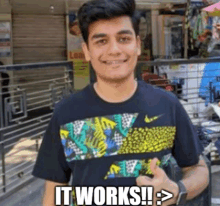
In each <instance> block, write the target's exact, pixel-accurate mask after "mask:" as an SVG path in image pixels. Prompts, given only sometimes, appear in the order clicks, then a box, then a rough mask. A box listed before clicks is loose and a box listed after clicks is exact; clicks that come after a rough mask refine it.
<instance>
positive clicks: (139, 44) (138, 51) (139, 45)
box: [137, 36, 141, 56]
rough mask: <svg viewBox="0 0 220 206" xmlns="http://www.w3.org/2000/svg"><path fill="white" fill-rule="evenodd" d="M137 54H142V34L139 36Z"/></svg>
mask: <svg viewBox="0 0 220 206" xmlns="http://www.w3.org/2000/svg"><path fill="white" fill-rule="evenodd" d="M137 54H138V56H140V55H141V38H140V36H137Z"/></svg>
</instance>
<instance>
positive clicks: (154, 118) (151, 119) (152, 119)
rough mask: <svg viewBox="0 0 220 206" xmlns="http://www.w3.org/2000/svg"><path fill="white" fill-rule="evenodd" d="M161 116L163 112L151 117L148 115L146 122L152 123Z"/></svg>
mask: <svg viewBox="0 0 220 206" xmlns="http://www.w3.org/2000/svg"><path fill="white" fill-rule="evenodd" d="M161 116H163V114H161V115H159V116H154V117H151V118H149V117H148V116H147V115H146V116H145V119H144V121H145V122H146V123H151V122H153V121H155V120H157V119H159V118H160V117H161Z"/></svg>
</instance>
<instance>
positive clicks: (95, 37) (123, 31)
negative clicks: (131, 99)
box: [92, 30, 133, 40]
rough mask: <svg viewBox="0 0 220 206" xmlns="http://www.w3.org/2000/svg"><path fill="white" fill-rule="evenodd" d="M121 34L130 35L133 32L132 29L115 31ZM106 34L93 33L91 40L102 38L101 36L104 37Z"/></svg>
mask: <svg viewBox="0 0 220 206" xmlns="http://www.w3.org/2000/svg"><path fill="white" fill-rule="evenodd" d="M121 34H130V35H132V34H133V33H132V31H130V30H121V31H119V32H118V33H117V35H121ZM106 36H107V34H105V33H98V34H94V35H93V36H92V40H93V39H98V38H102V37H106Z"/></svg>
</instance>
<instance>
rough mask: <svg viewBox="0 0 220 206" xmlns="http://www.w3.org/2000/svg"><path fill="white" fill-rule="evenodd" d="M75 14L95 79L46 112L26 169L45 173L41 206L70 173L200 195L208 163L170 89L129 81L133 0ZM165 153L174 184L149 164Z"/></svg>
mask: <svg viewBox="0 0 220 206" xmlns="http://www.w3.org/2000/svg"><path fill="white" fill-rule="evenodd" d="M78 18H79V26H80V29H81V32H82V36H83V39H84V41H85V42H84V43H83V46H82V47H83V51H84V53H85V57H86V60H87V61H90V62H91V64H92V66H93V68H94V70H95V73H96V76H97V82H96V83H95V84H90V85H88V86H87V87H86V88H85V89H83V90H82V91H80V92H78V93H76V94H74V95H72V96H71V97H70V98H68V99H65V100H63V101H61V102H60V103H59V104H58V105H57V107H56V108H55V110H54V114H53V117H52V119H51V122H50V124H49V127H48V129H47V131H46V133H45V136H44V139H43V142H42V145H41V148H40V151H39V156H38V158H37V161H36V165H35V168H34V171H33V175H35V176H36V177H39V178H43V179H46V186H45V194H44V200H43V205H44V206H50V205H54V187H55V186H56V185H61V184H64V185H65V184H68V182H69V181H70V177H71V174H72V178H73V179H72V182H71V183H70V185H72V186H76V185H77V186H108V185H110V186H134V185H138V186H142V185H151V186H154V191H160V190H161V189H165V190H167V191H170V192H172V193H173V194H174V198H172V199H171V200H169V201H167V202H166V204H163V205H170V204H175V203H176V202H177V199H178V198H179V197H180V200H181V201H180V202H179V203H182V202H183V201H184V195H183V194H185V196H186V193H185V192H187V199H192V198H193V197H195V196H197V195H198V194H200V193H201V192H202V191H203V190H204V189H205V188H206V187H207V185H208V169H207V167H206V164H205V162H204V160H202V159H200V158H199V156H200V155H201V153H202V150H201V149H200V145H199V142H198V138H197V136H196V134H195V131H194V129H193V126H192V124H191V122H190V119H189V117H188V116H187V114H186V112H185V110H184V109H183V107H182V106H181V104H180V103H179V101H178V99H177V98H176V97H175V96H174V95H172V94H171V93H167V92H165V91H164V90H161V89H159V88H155V87H153V86H151V85H148V84H146V83H144V82H143V81H138V82H137V81H135V76H134V71H135V67H136V64H137V59H138V56H139V55H140V54H141V42H140V38H139V36H138V32H139V31H138V18H137V17H136V13H135V2H134V0H94V1H90V2H88V3H86V4H84V5H83V6H82V7H81V8H80V10H79V13H78ZM170 154H172V155H173V156H174V158H175V159H176V161H177V163H178V165H179V166H180V167H182V170H183V173H184V177H183V180H182V182H178V183H176V182H173V181H171V180H170V179H169V178H168V176H167V175H166V173H165V172H164V170H163V169H162V168H160V167H158V166H157V165H158V160H159V161H160V164H162V163H163V162H164V160H165V159H166V158H167V157H169V155H170ZM150 174H151V175H153V177H149V176H146V175H150ZM184 189H185V190H186V191H185V192H184ZM154 204H155V202H154ZM155 205H156V204H155Z"/></svg>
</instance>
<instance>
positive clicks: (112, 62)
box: [102, 59, 127, 65]
mask: <svg viewBox="0 0 220 206" xmlns="http://www.w3.org/2000/svg"><path fill="white" fill-rule="evenodd" d="M102 62H103V63H104V64H107V65H112V64H123V63H125V62H127V59H125V60H114V61H102Z"/></svg>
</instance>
